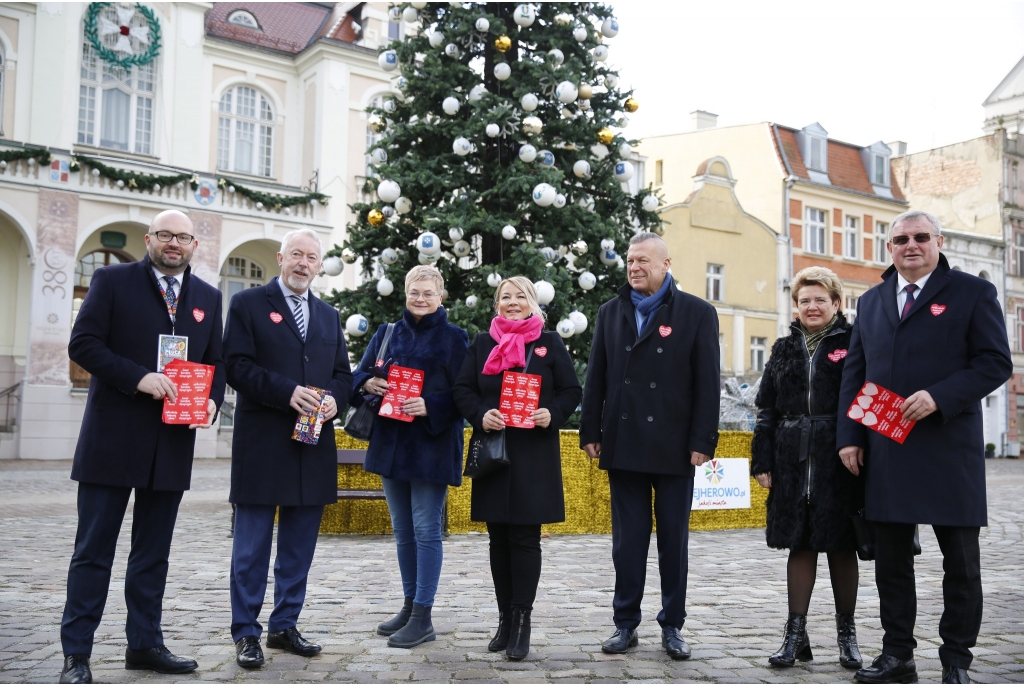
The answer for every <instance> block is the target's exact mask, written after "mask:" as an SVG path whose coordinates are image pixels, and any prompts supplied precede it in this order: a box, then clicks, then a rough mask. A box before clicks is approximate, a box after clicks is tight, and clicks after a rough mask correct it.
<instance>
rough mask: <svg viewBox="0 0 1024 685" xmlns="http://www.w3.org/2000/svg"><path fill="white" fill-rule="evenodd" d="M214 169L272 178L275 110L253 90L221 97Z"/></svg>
mask: <svg viewBox="0 0 1024 685" xmlns="http://www.w3.org/2000/svg"><path fill="white" fill-rule="evenodd" d="M217 168H218V169H220V170H222V171H235V172H238V173H241V174H250V175H252V176H266V177H267V178H270V177H271V176H273V169H274V109H273V107H271V105H270V99H269V98H267V96H265V95H264V94H263V93H261V92H259V91H258V90H256V89H255V88H252V87H250V86H236V87H234V88H232V89H230V90H227V91H225V92H224V94H223V95H222V96H221V97H220V122H219V124H218V132H217Z"/></svg>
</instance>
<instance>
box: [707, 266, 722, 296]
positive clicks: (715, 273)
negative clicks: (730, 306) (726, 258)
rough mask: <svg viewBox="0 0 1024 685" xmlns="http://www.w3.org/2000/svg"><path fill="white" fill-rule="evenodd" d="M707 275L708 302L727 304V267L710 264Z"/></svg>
mask: <svg viewBox="0 0 1024 685" xmlns="http://www.w3.org/2000/svg"><path fill="white" fill-rule="evenodd" d="M705 273H706V282H707V293H706V295H707V300H708V302H725V266H723V265H722V264H708V266H707V271H706V272H705Z"/></svg>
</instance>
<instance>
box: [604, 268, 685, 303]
mask: <svg viewBox="0 0 1024 685" xmlns="http://www.w3.org/2000/svg"><path fill="white" fill-rule="evenodd" d="M669 279H671V280H672V286H671V287H670V288H668V290H667V291H666V292H665V302H671V301H672V298H673V297H674V296H675V292H676V290H678V289H679V286H678V285H677V284H676V279H675V277H673V276H672V274H671V273H668V274H666V275H665V280H669ZM632 292H633V286H631V285H630V284H629V282H628V281H627V282H626V283H625V284H623V285H622V286H620V287H619V290H618V293H619V297H620V298H621V299H623V300H625V301H626V302H629V304H630V305H633V298H632V296H631V293H632ZM633 306H635V305H633Z"/></svg>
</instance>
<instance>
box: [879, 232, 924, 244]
mask: <svg viewBox="0 0 1024 685" xmlns="http://www.w3.org/2000/svg"><path fill="white" fill-rule="evenodd" d="M933 235H934V234H933V233H915V234H914V242H915V243H927V242H931V239H932V236H933ZM889 242H891V243H892V244H893V245H906V244H907V243H909V242H910V236H909V235H896V236H893V238H892V240H890V241H889Z"/></svg>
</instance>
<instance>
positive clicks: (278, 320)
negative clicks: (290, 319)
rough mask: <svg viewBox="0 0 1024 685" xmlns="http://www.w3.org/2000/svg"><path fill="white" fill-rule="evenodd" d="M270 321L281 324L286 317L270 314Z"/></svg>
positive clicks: (275, 313) (274, 313)
mask: <svg viewBox="0 0 1024 685" xmlns="http://www.w3.org/2000/svg"><path fill="white" fill-rule="evenodd" d="M270 320H271V321H273V322H274V323H281V322H282V321H284V317H283V316H281V315H280V314H278V313H277V312H270Z"/></svg>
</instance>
